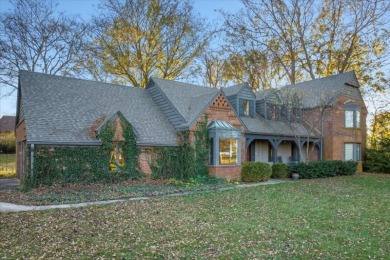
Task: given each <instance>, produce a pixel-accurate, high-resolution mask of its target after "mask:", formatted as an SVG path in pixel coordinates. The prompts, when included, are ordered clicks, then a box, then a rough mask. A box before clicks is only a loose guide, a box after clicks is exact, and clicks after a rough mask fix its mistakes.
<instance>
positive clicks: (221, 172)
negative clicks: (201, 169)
mask: <svg viewBox="0 0 390 260" xmlns="http://www.w3.org/2000/svg"><path fill="white" fill-rule="evenodd" d="M209 171H210V175H211V176H214V177H217V178H224V179H230V180H240V179H241V165H223V166H212V165H210V166H209Z"/></svg>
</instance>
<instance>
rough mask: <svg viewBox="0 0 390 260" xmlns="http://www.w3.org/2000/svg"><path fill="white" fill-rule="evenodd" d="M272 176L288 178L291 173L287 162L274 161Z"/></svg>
mask: <svg viewBox="0 0 390 260" xmlns="http://www.w3.org/2000/svg"><path fill="white" fill-rule="evenodd" d="M271 177H272V178H287V177H289V174H288V172H287V164H284V163H274V164H273V165H272V175H271Z"/></svg>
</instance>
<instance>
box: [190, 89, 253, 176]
mask: <svg viewBox="0 0 390 260" xmlns="http://www.w3.org/2000/svg"><path fill="white" fill-rule="evenodd" d="M205 116H207V119H208V123H211V122H212V121H215V120H220V121H226V122H229V123H230V124H231V125H232V126H234V127H236V128H238V129H240V130H241V161H245V160H246V151H245V133H244V127H243V125H242V124H241V122H240V120H239V118H238V117H237V115H236V113H235V112H234V110H233V108H232V107H231V106H230V104H229V101H228V100H227V99H226V98H225V96H224V95H223V94H222V93H221V94H219V95H218V97H217V98H216V99H215V100H214V101H213V102H211V105H210V106H209V107H208V108H207V109H206V111H205V112H204V114H203V115H202V116H201V117H200V118H199V119H198V122H197V123H196V124H194V127H193V128H192V129H191V130H192V131H194V130H196V128H197V125H198V123H199V122H202V121H203V120H204V117H205ZM209 171H210V174H211V175H213V176H216V177H219V178H225V179H235V180H238V179H240V178H241V165H223V166H222V165H221V166H209Z"/></svg>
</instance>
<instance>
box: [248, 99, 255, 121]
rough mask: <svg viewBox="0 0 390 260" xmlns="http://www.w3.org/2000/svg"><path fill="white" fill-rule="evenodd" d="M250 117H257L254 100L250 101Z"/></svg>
mask: <svg viewBox="0 0 390 260" xmlns="http://www.w3.org/2000/svg"><path fill="white" fill-rule="evenodd" d="M249 116H250V117H254V116H255V101H254V100H251V101H249Z"/></svg>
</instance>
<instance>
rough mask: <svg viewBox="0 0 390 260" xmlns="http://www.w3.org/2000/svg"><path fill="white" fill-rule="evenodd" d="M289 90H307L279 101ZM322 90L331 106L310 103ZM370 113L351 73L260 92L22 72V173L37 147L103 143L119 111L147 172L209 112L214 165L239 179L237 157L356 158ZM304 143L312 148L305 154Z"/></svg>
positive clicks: (216, 173) (216, 172)
mask: <svg viewBox="0 0 390 260" xmlns="http://www.w3.org/2000/svg"><path fill="white" fill-rule="evenodd" d="M307 88H310V89H313V90H312V91H311V92H309V91H307ZM329 90H331V91H329ZM292 92H294V93H297V95H298V94H299V95H298V96H300V97H301V98H300V100H299V101H300V104H301V105H300V106H292V107H289V106H287V105H286V104H285V103H283V102H282V101H283V98H284V93H292ZM317 92H320V93H322V94H321V95H324V96H330V97H331V98H330V99H331V102H328V103H327V106H326V108H324V107H321V106H319V105H318V102H317V103H315V102H314V101H315V98H314V97H318V96H319V95H318V93H317ZM309 94H310V95H309ZM297 95H296V96H297ZM287 103H289V102H287ZM319 109H322V110H321V111H325V112H326V113H325V112H324V113H322V114H321V115H322V116H321V122H320V124H319V123H318V122H316V123H315V124H314V123H313V124H314V126H313V125H310V122H309V124H308V122H307V120H306V121H305V120H303V119H304V118H310V117H313V118H314V117H315V116H316V115H317V114H318V112H317V110H319ZM366 114H367V110H366V107H365V105H364V102H363V100H362V97H361V95H360V92H359V83H358V81H357V79H356V76H355V74H354V73H353V72H348V73H344V74H339V75H335V76H331V77H327V78H322V79H317V80H313V81H309V82H304V83H300V84H296V85H293V86H286V87H284V88H281V89H280V90H267V91H262V92H259V93H254V92H253V91H252V90H251V88H250V87H249V85H248V84H246V83H244V84H240V85H235V86H232V87H228V88H223V89H213V88H207V87H202V86H197V85H192V84H187V83H181V82H177V81H172V80H164V79H159V78H151V79H150V81H149V83H148V85H147V87H146V88H145V89H139V88H133V87H127V86H118V85H111V84H107V83H100V82H95V81H89V80H81V79H74V78H68V77H61V76H53V75H46V74H41V73H33V72H27V71H21V72H20V75H19V88H18V101H17V116H16V122H17V123H16V139H17V173H18V176H20V177H23V176H25V175H26V174H28V171H31V170H32V169H33V168H34V148H35V146H50V147H57V146H85V147H88V146H100V145H101V140H99V138H98V137H97V135H95V134H91V132H93V133H95V132H96V131H97V130H98V129H99V128H101V127H102V125H104V124H105V123H106V122H107V119H110V120H113V118H114V119H115V118H118V116H116V115H121V116H123V118H125V119H126V121H127V122H128V123H129V124H131V126H132V128H133V129H134V130H135V133H136V139H137V146H138V147H139V148H140V149H141V154H140V156H139V167H140V169H141V171H143V172H144V173H147V174H150V172H151V170H150V163H151V161H152V153H151V151H152V150H153V148H154V147H159V146H173V147H174V146H178V139H177V133H179V132H182V131H188V130H189V131H194V130H195V128H196V126H197V124H198V123H199V122H200V121H201V120H204V118H207V120H208V128H209V132H210V144H211V147H210V156H209V157H210V160H209V172H210V174H212V175H214V176H218V177H223V178H231V179H238V178H240V171H241V162H243V161H248V160H249V161H263V162H269V163H275V162H283V163H291V162H296V161H302V160H306V159H310V160H318V159H321V158H324V159H338V160H344V159H345V160H349V159H353V160H358V161H360V160H361V158H362V154H364V149H365V140H366V136H365V134H366V128H365V119H366ZM115 120H117V119H115ZM314 121H315V120H313V122H314ZM119 139H120V138H118V140H119ZM306 147H309V148H310V149H306V151H308V152H307V153H306V154H304V153H303V152H302V151H304V150H305V148H306ZM108 163H109V162H107V164H108ZM125 163H126V162H125ZM27 169H28V170H27Z"/></svg>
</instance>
